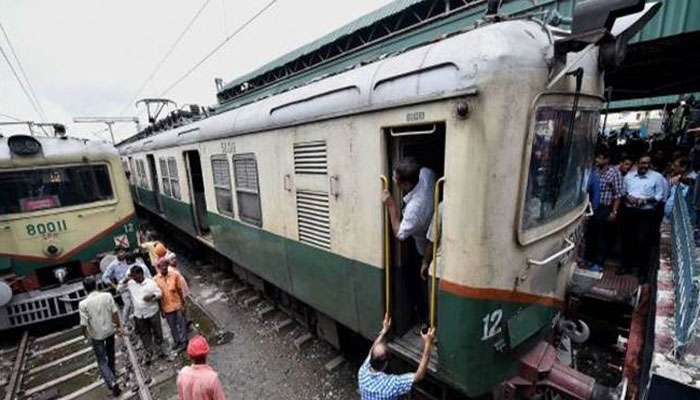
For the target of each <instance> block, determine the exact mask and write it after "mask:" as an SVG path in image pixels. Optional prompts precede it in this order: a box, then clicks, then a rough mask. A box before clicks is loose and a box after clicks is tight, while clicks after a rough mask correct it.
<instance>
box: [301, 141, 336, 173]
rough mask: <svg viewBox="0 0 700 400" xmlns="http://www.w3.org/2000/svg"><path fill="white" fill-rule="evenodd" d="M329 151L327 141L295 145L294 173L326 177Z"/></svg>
mask: <svg viewBox="0 0 700 400" xmlns="http://www.w3.org/2000/svg"><path fill="white" fill-rule="evenodd" d="M327 156H328V150H327V146H326V141H325V140H316V141H312V142H300V143H294V173H295V174H310V175H325V174H327V173H328V158H327Z"/></svg>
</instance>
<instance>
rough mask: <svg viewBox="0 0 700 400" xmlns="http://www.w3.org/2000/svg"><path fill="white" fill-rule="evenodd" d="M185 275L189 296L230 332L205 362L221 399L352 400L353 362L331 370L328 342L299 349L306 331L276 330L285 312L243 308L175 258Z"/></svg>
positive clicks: (297, 328)
mask: <svg viewBox="0 0 700 400" xmlns="http://www.w3.org/2000/svg"><path fill="white" fill-rule="evenodd" d="M179 258H180V263H181V268H182V269H183V271H184V272H185V275H186V276H188V280H189V282H190V286H191V289H192V292H193V295H194V297H195V298H196V299H197V301H198V302H199V304H201V305H202V306H204V307H205V308H206V309H207V310H208V311H210V312H211V313H212V314H213V315H214V316H215V317H216V318H217V319H218V320H219V321H220V322H221V323H222V324H223V326H224V327H225V328H226V329H228V330H230V331H232V332H233V333H234V334H235V336H234V338H233V340H231V341H230V342H229V343H226V344H223V345H219V346H215V347H214V348H213V350H212V355H211V357H210V363H211V365H213V367H214V368H215V369H216V370H217V371H218V373H219V377H220V378H221V381H222V383H223V385H224V389H225V391H226V395H227V398H229V399H240V400H248V399H250V400H264V399H300V400H301V399H305V400H313V399H357V398H359V396H358V395H357V392H356V388H357V377H356V372H357V371H356V366H354V365H349V363H348V362H346V363H345V364H343V365H342V366H341V367H339V368H338V369H337V370H335V371H334V372H327V371H326V370H325V369H324V365H325V364H326V363H327V362H328V361H330V360H332V359H333V358H335V357H336V356H337V355H338V352H337V351H336V350H334V349H333V348H332V347H331V346H330V345H329V344H327V343H326V342H323V341H321V340H319V339H316V338H314V339H313V340H312V341H311V342H310V343H307V344H306V345H305V346H303V347H302V348H301V349H300V350H298V349H297V348H296V347H295V346H294V339H296V338H297V337H299V336H301V335H303V334H305V333H307V331H306V330H305V329H304V328H302V327H301V326H298V325H295V327H294V328H293V329H291V330H287V331H286V332H277V331H275V329H274V326H275V323H276V322H277V321H279V320H281V319H284V318H285V316H284V315H283V314H282V313H281V312H276V313H275V314H274V315H272V316H270V317H266V318H265V319H264V320H263V319H261V318H260V317H258V313H257V311H258V310H259V309H260V308H262V307H263V305H262V304H259V305H257V306H251V307H245V306H244V305H243V303H242V300H243V299H244V298H246V297H251V296H252V294H248V295H245V296H242V298H241V299H239V301H235V300H234V299H233V298H231V297H230V296H228V295H227V294H226V293H224V292H221V291H220V290H219V289H218V288H217V287H216V285H214V284H212V283H211V282H209V280H211V278H209V279H207V278H205V277H204V276H205V274H203V273H200V271H197V270H196V269H195V268H194V267H193V265H194V264H193V263H192V262H191V261H188V260H185V259H184V257H179Z"/></svg>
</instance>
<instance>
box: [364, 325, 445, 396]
mask: <svg viewBox="0 0 700 400" xmlns="http://www.w3.org/2000/svg"><path fill="white" fill-rule="evenodd" d="M382 325H383V326H382V330H381V332H379V336H377V339H376V340H375V341H374V343H373V344H372V348H370V350H369V355H368V356H367V359H365V362H364V363H363V364H362V366H361V367H360V371H359V372H358V374H357V375H358V382H359V387H360V396H361V397H362V400H398V398H399V397H400V396H402V395H404V394H407V393H409V392H410V391H411V388H412V387H413V384H414V383H416V382H419V381H421V380H422V379H423V378H425V375H426V373H427V372H428V361H429V360H430V345H431V344H432V342H433V338H434V337H435V328H430V329H428V332H427V333H421V338H422V339H423V355H422V357H421V360H420V363H419V364H418V369H416V372H415V373H407V374H401V375H391V374H387V373H385V372H384V370H386V367H387V365H388V364H389V348H388V347H387V345H386V341H385V336H386V334H387V333H388V332H389V328H391V318H390V317H389V314H388V313H387V314H386V315H385V316H384V322H383V323H382Z"/></svg>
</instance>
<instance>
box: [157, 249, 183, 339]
mask: <svg viewBox="0 0 700 400" xmlns="http://www.w3.org/2000/svg"><path fill="white" fill-rule="evenodd" d="M155 281H156V284H158V287H159V288H160V291H161V294H162V297H161V299H160V311H161V312H162V313H163V316H164V317H165V320H166V321H167V322H168V326H169V327H170V333H171V335H172V337H173V342H174V343H173V349H174V350H182V349H184V347H185V345H186V344H187V338H186V336H187V332H186V326H185V297H186V296H187V289H186V288H185V287H183V284H182V282H183V281H184V279H183V278H182V276H181V275H180V273H179V272H177V270H175V269H174V268H171V267H170V265H169V262H168V261H167V260H161V261H159V262H158V275H156V278H155Z"/></svg>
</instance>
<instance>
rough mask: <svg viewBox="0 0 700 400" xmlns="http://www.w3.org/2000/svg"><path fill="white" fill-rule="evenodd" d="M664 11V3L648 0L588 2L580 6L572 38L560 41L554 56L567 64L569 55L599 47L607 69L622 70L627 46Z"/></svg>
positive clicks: (574, 21)
mask: <svg viewBox="0 0 700 400" xmlns="http://www.w3.org/2000/svg"><path fill="white" fill-rule="evenodd" d="M659 8H661V3H660V2H655V3H646V2H645V0H588V1H582V2H577V3H576V8H575V9H574V16H573V21H572V26H571V34H570V35H569V36H567V37H565V38H562V39H560V40H557V41H556V43H555V45H554V54H555V58H556V59H557V60H565V59H566V54H567V53H569V52H578V51H581V50H584V49H585V48H586V47H589V46H595V45H598V46H600V48H601V51H600V56H599V57H600V65H601V67H602V68H603V69H611V68H615V67H618V66H619V65H620V64H621V63H622V61H623V60H624V57H625V53H626V49H627V42H628V41H629V40H630V39H631V38H632V37H633V36H634V35H635V34H637V32H639V31H640V30H641V29H642V28H643V27H644V26H645V25H646V24H647V22H649V20H651V19H652V18H653V17H654V15H656V13H657V12H658V11H659Z"/></svg>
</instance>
